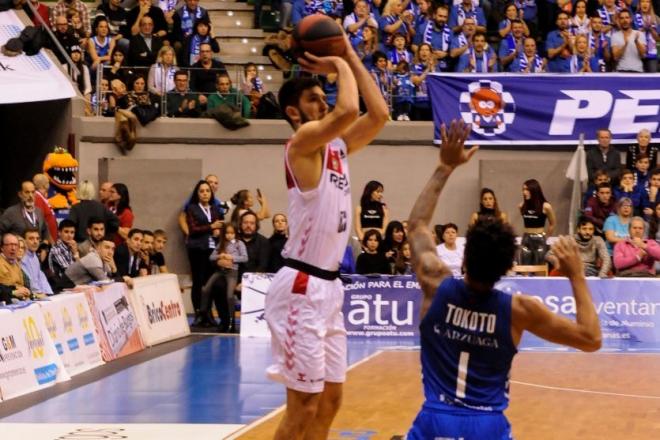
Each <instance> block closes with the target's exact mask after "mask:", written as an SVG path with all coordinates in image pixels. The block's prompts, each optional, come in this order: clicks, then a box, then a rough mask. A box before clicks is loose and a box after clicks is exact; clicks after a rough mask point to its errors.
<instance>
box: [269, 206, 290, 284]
mask: <svg viewBox="0 0 660 440" xmlns="http://www.w3.org/2000/svg"><path fill="white" fill-rule="evenodd" d="M288 238H289V223H288V221H287V218H286V215H284V214H282V213H278V214H275V215H274V216H273V235H271V236H270V238H269V239H268V241H269V242H270V257H269V258H268V272H270V273H275V272H277V271H278V270H280V269H281V268H282V266H284V257H282V250H283V249H284V245H285V244H286V241H287V239H288Z"/></svg>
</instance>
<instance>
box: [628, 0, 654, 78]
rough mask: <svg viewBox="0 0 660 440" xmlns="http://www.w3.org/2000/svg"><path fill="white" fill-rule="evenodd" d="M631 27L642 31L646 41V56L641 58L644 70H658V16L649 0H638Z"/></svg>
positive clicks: (651, 71)
mask: <svg viewBox="0 0 660 440" xmlns="http://www.w3.org/2000/svg"><path fill="white" fill-rule="evenodd" d="M633 27H634V28H635V29H637V30H638V31H641V32H642V36H643V37H644V38H645V41H646V56H645V57H644V59H643V60H642V61H643V63H644V72H649V73H656V72H657V71H658V46H657V42H658V41H660V38H659V37H658V32H660V18H658V16H657V15H655V11H654V9H653V5H652V4H651V0H639V3H638V5H637V13H636V14H635V16H634V19H633Z"/></svg>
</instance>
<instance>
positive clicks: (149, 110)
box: [129, 75, 161, 127]
mask: <svg viewBox="0 0 660 440" xmlns="http://www.w3.org/2000/svg"><path fill="white" fill-rule="evenodd" d="M129 96H130V99H131V101H132V102H133V106H132V107H131V111H132V112H133V114H134V115H135V116H136V117H137V119H138V121H140V124H142V126H143V127H144V126H146V125H147V124H149V123H150V122H151V121H154V120H156V118H158V116H160V103H161V102H160V99H159V98H158V97H157V96H156V95H154V94H152V93H150V92H149V91H148V90H147V82H146V81H145V80H144V76H142V75H138V76H136V77H135V79H133V83H132V86H131V91H130V93H129Z"/></svg>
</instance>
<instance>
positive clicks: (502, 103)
mask: <svg viewBox="0 0 660 440" xmlns="http://www.w3.org/2000/svg"><path fill="white" fill-rule="evenodd" d="M467 89H468V91H467V92H463V93H461V97H460V103H459V105H460V109H461V116H462V117H463V120H464V121H465V122H466V123H467V124H472V130H474V131H475V132H476V133H479V134H481V135H483V136H495V135H498V134H502V133H504V132H505V131H506V127H507V124H512V123H513V120H514V118H515V117H516V103H515V101H514V100H513V96H511V93H508V92H505V91H504V89H503V87H502V84H500V83H498V82H495V81H490V80H481V81H476V82H473V83H470V84H468V86H467Z"/></svg>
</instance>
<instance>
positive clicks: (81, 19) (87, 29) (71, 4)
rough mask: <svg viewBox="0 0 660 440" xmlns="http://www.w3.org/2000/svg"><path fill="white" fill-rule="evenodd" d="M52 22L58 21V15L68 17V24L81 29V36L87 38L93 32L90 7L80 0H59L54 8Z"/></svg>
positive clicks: (75, 28)
mask: <svg viewBox="0 0 660 440" xmlns="http://www.w3.org/2000/svg"><path fill="white" fill-rule="evenodd" d="M52 14H53V15H52V17H51V23H52V24H53V25H54V24H56V23H57V18H58V17H64V18H66V19H67V21H68V24H69V25H70V26H71V27H72V28H73V29H74V31H75V30H79V32H80V37H81V38H87V37H89V36H90V35H91V34H92V26H91V25H92V23H91V21H90V19H89V9H88V8H87V5H85V3H83V2H82V1H80V0H58V1H57V3H55V6H53V9H52Z"/></svg>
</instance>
